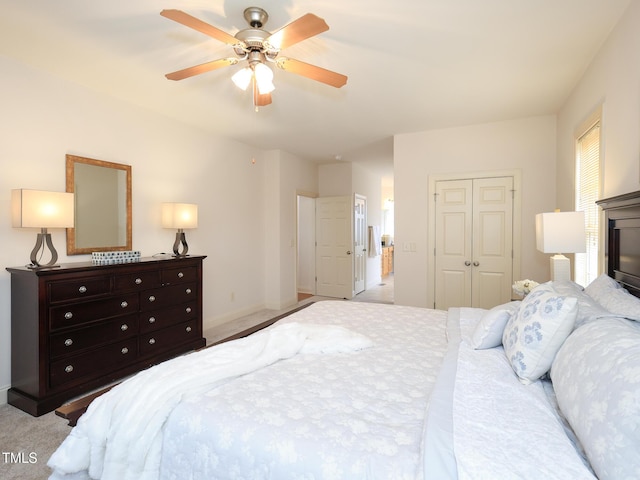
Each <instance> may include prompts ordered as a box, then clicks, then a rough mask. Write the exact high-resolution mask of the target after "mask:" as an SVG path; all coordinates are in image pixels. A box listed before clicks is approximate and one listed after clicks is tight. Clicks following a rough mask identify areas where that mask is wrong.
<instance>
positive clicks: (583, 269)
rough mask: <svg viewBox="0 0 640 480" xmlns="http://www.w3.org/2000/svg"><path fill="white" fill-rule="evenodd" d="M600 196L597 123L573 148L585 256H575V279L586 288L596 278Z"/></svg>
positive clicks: (578, 208) (598, 133)
mask: <svg viewBox="0 0 640 480" xmlns="http://www.w3.org/2000/svg"><path fill="white" fill-rule="evenodd" d="M599 196H600V120H599V119H598V120H597V121H596V122H595V123H593V124H592V125H591V126H590V127H589V128H588V129H587V130H586V131H585V132H583V133H582V134H581V135H580V136H579V137H578V140H577V145H576V210H578V211H584V216H585V236H586V238H585V242H586V253H576V256H575V262H574V264H575V271H574V278H575V281H576V283H579V284H580V285H583V286H586V285H588V284H589V283H590V282H591V281H592V280H594V279H595V278H596V277H597V276H598V247H599V210H598V206H597V205H596V200H598V198H599Z"/></svg>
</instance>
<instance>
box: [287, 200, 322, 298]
mask: <svg viewBox="0 0 640 480" xmlns="http://www.w3.org/2000/svg"><path fill="white" fill-rule="evenodd" d="M298 197H307V198H310V199H312V200H314V208H313V218H312V219H310V222H312V223H313V228H314V231H315V225H316V215H315V199H316V198H318V194H317V193H313V192H308V191H305V190H296V197H295V198H296V204H295V205H296V218H295V225H296V226H295V228H296V248H295V255H296V266H295V269H294V274H293V275H294V282H293V285H294V289H295V298H296V301H297V299H298V263H299V261H300V258H299V254H298V252H299V250H298V248H299V245H300V239H299V238H298V237H299V235H298V232H299V231H300V230H299V229H300V212H299V209H298ZM314 237H315V235H314ZM314 241H315V238H314ZM312 262H313V266H312V268H313V276H314V278H315V276H316V255H315V251H314V253H313V259H312ZM312 293H313V295H315V294H316V283H315V281H314V282H313V292H312Z"/></svg>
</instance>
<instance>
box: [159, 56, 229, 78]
mask: <svg viewBox="0 0 640 480" xmlns="http://www.w3.org/2000/svg"><path fill="white" fill-rule="evenodd" d="M236 63H238V59H237V58H233V57H231V58H221V59H220V60H214V61H212V62H206V63H202V64H200V65H196V66H194V67H189V68H185V69H182V70H178V71H177V72H172V73H167V74H166V75H165V77H167V78H168V79H169V80H183V79H185V78H189V77H193V76H194V75H200V74H201V73H206V72H210V71H211V70H216V69H218V68H222V67H227V66H229V65H235V64H236Z"/></svg>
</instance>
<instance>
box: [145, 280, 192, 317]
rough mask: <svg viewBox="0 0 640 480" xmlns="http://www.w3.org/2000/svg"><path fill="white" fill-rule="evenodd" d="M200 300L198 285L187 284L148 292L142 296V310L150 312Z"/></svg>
mask: <svg viewBox="0 0 640 480" xmlns="http://www.w3.org/2000/svg"><path fill="white" fill-rule="evenodd" d="M197 298H198V288H197V284H196V283H185V284H178V285H172V286H170V287H162V288H157V289H152V290H147V291H145V292H143V293H141V294H140V309H141V310H142V311H148V310H151V309H154V310H155V309H157V308H160V307H164V306H169V305H170V306H173V305H176V304H178V303H185V302H194V301H195V300H196V299H197Z"/></svg>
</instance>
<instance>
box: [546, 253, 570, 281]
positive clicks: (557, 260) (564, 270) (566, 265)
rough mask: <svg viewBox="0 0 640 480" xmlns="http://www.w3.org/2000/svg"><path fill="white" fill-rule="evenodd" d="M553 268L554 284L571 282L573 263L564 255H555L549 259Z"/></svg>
mask: <svg viewBox="0 0 640 480" xmlns="http://www.w3.org/2000/svg"><path fill="white" fill-rule="evenodd" d="M549 265H550V267H551V280H553V281H554V282H564V281H566V280H571V262H570V260H569V259H568V258H567V257H565V256H564V255H562V254H560V253H559V254H557V255H553V256H552V257H551V258H550V259H549Z"/></svg>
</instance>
